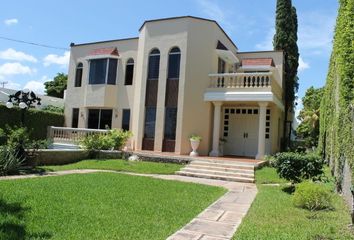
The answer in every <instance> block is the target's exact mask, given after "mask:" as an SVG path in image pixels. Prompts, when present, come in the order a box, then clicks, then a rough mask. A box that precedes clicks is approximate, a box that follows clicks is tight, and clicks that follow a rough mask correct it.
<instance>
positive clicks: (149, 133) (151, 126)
mask: <svg viewBox="0 0 354 240" xmlns="http://www.w3.org/2000/svg"><path fill="white" fill-rule="evenodd" d="M155 123H156V107H146V110H145V127H144V138H155Z"/></svg>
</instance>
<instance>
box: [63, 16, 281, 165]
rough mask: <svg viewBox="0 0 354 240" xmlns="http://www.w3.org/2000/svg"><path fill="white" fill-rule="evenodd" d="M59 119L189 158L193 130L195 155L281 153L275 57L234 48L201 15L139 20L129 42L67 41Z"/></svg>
mask: <svg viewBox="0 0 354 240" xmlns="http://www.w3.org/2000/svg"><path fill="white" fill-rule="evenodd" d="M65 119H66V126H67V127H79V128H97V129H99V128H101V129H104V128H106V127H109V128H122V129H126V130H130V131H132V133H133V138H132V143H131V144H132V149H133V150H137V151H140V150H149V151H156V152H174V153H176V154H188V153H189V152H190V150H191V148H190V142H189V136H190V135H192V134H197V135H200V136H201V137H202V139H203V140H202V142H201V145H200V148H199V152H200V153H201V154H203V155H208V154H209V155H211V156H220V155H221V154H222V152H223V154H224V155H236V156H247V157H255V158H257V159H262V158H263V157H264V155H265V154H269V153H274V152H277V151H278V150H279V148H280V139H281V136H282V131H283V130H282V129H283V125H284V124H283V121H284V120H283V119H284V106H283V52H281V51H264V52H239V50H238V48H237V46H236V45H235V43H234V42H233V41H232V40H231V39H230V37H229V36H228V35H227V34H226V33H225V31H224V30H223V29H222V28H221V27H220V26H219V24H218V23H217V22H216V21H213V20H209V19H202V18H197V17H190V16H186V17H175V18H166V19H157V20H150V21H145V22H144V23H143V25H142V26H141V28H140V29H139V37H136V38H129V39H118V40H110V41H102V42H94V43H84V44H71V55H70V66H69V79H68V89H67V92H66V99H65ZM221 139H225V140H226V142H225V143H224V144H221ZM220 146H222V149H221V148H220Z"/></svg>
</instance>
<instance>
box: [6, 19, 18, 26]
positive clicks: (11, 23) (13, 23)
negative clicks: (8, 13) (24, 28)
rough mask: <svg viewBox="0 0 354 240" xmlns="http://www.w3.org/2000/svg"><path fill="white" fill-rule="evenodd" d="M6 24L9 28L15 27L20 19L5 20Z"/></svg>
mask: <svg viewBox="0 0 354 240" xmlns="http://www.w3.org/2000/svg"><path fill="white" fill-rule="evenodd" d="M4 23H5V24H6V25H7V26H11V25H15V24H17V23H18V19H16V18H11V19H5V20H4Z"/></svg>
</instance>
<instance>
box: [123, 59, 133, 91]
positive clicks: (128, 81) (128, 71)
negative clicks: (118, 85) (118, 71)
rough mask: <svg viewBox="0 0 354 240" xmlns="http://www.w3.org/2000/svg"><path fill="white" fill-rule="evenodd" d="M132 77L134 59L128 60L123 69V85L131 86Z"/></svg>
mask: <svg viewBox="0 0 354 240" xmlns="http://www.w3.org/2000/svg"><path fill="white" fill-rule="evenodd" d="M133 75H134V59H132V58H129V59H128V61H127V65H126V67H125V83H124V85H133Z"/></svg>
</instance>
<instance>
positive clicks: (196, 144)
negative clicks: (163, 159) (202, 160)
mask: <svg viewBox="0 0 354 240" xmlns="http://www.w3.org/2000/svg"><path fill="white" fill-rule="evenodd" d="M190 141H191V147H192V150H193V151H192V152H191V153H190V154H189V156H191V157H196V156H198V155H199V154H198V152H197V149H198V147H199V144H200V141H199V140H192V139H190Z"/></svg>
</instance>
